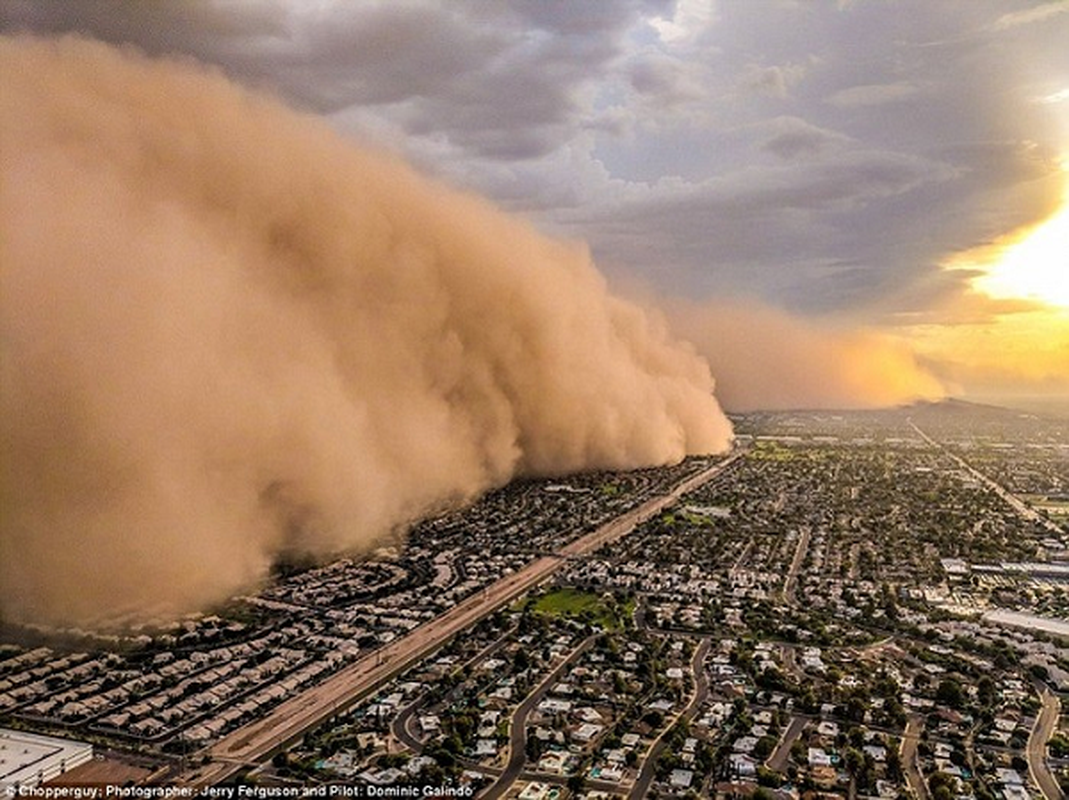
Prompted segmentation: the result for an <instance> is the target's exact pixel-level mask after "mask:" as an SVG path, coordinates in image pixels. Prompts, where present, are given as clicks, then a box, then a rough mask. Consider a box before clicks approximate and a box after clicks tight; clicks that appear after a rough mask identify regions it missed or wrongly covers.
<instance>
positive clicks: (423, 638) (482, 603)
mask: <svg viewBox="0 0 1069 800" xmlns="http://www.w3.org/2000/svg"><path fill="white" fill-rule="evenodd" d="M744 453H745V450H742V449H739V450H736V451H735V452H733V453H732V454H731V455H729V456H728V457H727V458H725V459H723V460H722V461H719V462H717V463H716V464H714V465H712V466H711V467H709V468H708V469H705V470H703V471H701V472H699V473H698V474H697V475H694V476H692V477H690V478H688V479H686V480H684V481H682V482H680V483H679V484H677V485H676V486H675V487H674V488H673V489H671V490H670V491H668V492H666V493H664V494H662V495H658V496H656V497H654V498H652V499H650V500H647V501H646V502H645V503H642V504H641V505H639V506H638V507H637V508H634V509H632V510H631V511H628V512H626V513H624V514H622V515H620V516H619V517H616V518H615V519H613V520H610V521H609V522H607V523H606V524H604V525H602V526H601V527H600V528H598V529H597V530H595V531H593V532H591V533H589V534H587V535H586V536H582V537H580V538H579V539H576V540H575V541H574V542H572V543H570V544H569V545H567V546H566V547H564V548H562V549H561V551H560V553H559V555H551V556H543V557H541V558H538V559H536V560H535V561H532V562H531V563H530V564H528V565H527V566H525V567H523V568H522V569H520V570H518V571H517V572H514V573H513V574H511V575H507V576H505V577H503V578H501V579H500V580H498V581H497V582H496V583H493V584H491V585H490V586H489V587H487V588H486V589H484V590H483V591H481V592H479V593H477V594H475V595H472V596H471V597H469V598H467V599H466V600H464V601H462V602H461V603H458V604H457V605H456V606H455V607H453V608H452V609H450V610H449V611H447V612H445V613H444V614H441V615H440V616H438V617H436V618H435V619H434V620H431V621H430V622H428V623H426V624H424V625H421V626H420V627H418V628H416V629H415V630H413V631H412V632H411V633H409V634H407V635H405V636H403V637H401V638H399V639H396V640H394V641H393V642H391V643H390V644H388V645H385V646H383V647H381V648H379V649H377V650H375V651H374V652H373V653H371V654H370V655H368V656H366V657H364V658H362V659H360V660H359V661H356V662H355V663H353V664H351V665H350V666H348V667H346V668H345V669H343V670H341V671H340V672H338V673H337V674H336V675H333V676H332V677H330V678H328V679H327V680H325V681H324V682H323V683H321V684H319V685H318V686H314V687H312V688H310V689H307V690H305V691H303V692H301V693H300V694H297V695H295V696H294V697H291V698H290V699H288V700H285V701H284V702H282V703H281V704H279V705H278V706H276V707H275V708H274V709H272V710H271V711H270V712H269V713H268V714H267V715H266V716H264V717H262V718H261V719H259V720H256V721H255V722H252V723H249V724H248V725H244V726H242V727H240V728H238V729H236V730H234V731H232V732H231V733H229V734H228V735H226V736H225V737H223V738H222V739H220V740H219V742H217V743H216V744H215V745H213V746H211V747H210V748H207V749H206V750H205V751H204V752H202V753H199V754H197V756H194V758H193V759H192V760H193V761H194V762H196V761H197V760H199V759H200V757H207V759H208V761H207V763H206V764H204V765H203V766H200V767H196V768H193V769H189V770H187V771H186V772H184V773H183V774H181V775H180V776H178V782H180V783H182V784H186V785H191V786H194V787H205V786H212V785H215V784H218V783H220V782H222V781H225V780H226V779H228V778H230V777H232V776H233V775H235V774H236V773H238V772H239V771H240V770H241V769H243V768H246V767H251V766H255V765H258V764H260V763H262V762H263V761H265V760H266V759H267V758H269V757H270V756H271V755H272V753H274V752H275V751H276V750H278V749H279V748H281V747H282V746H283V745H286V744H289V743H290V742H293V741H295V740H297V739H299V738H300V737H301V736H302V735H303V734H304V733H305V732H306V731H308V730H310V729H311V728H314V727H315V726H316V725H318V724H320V723H321V722H323V721H324V720H326V719H329V718H330V717H332V716H334V715H335V714H337V713H338V712H339V711H342V710H344V709H345V708H347V707H348V706H350V705H351V704H352V703H354V702H355V701H356V700H357V699H359V698H360V697H363V696H364V695H366V694H368V693H369V692H371V691H372V690H373V689H375V688H376V687H377V686H379V685H380V684H382V683H384V682H386V681H387V680H389V679H390V678H392V677H393V676H394V675H396V674H397V673H399V672H400V671H402V670H403V669H405V668H406V667H408V666H409V665H410V664H412V663H414V662H415V661H417V660H418V659H420V658H422V657H423V656H425V655H426V654H428V653H430V652H432V651H433V650H435V649H437V648H438V647H440V646H441V645H443V644H444V643H445V642H446V641H448V640H449V639H450V638H452V637H453V636H455V635H456V634H457V633H459V632H460V631H462V630H464V629H465V628H467V627H469V626H470V625H473V624H474V623H476V622H478V621H479V620H480V619H482V618H483V617H485V616H487V615H489V614H491V613H493V612H494V611H496V610H497V609H499V608H501V607H502V606H504V605H506V604H508V603H510V602H511V601H512V600H514V599H515V598H516V597H518V596H519V595H521V594H523V593H524V592H526V591H528V590H530V589H531V588H533V587H535V586H537V585H538V584H539V583H541V582H542V581H544V580H546V579H547V578H548V577H549V576H550V575H552V574H553V573H554V572H556V571H557V570H558V569H560V568H561V567H562V566H563V565H564V564H565V563H567V559H568V558H574V557H578V556H581V555H585V554H587V553H590V552H593V551H595V550H597V549H598V548H599V547H602V546H603V545H606V544H609V543H611V542H614V541H616V540H617V539H619V538H621V537H623V536H625V535H627V534H628V533H630V532H631V531H632V530H633V529H634V528H635V527H636V526H637V525H639V524H641V523H642V522H644V521H646V520H647V519H650V518H651V517H653V516H655V515H657V514H659V513H660V512H661V511H662V510H664V509H665V508H667V507H668V506H670V505H671V504H673V503H675V502H676V501H677V500H678V499H679V498H680V497H682V496H683V495H684V494H686V493H687V492H689V491H692V490H693V489H696V488H697V487H699V486H701V485H702V484H704V483H706V482H708V481H710V480H712V479H713V478H714V477H716V476H717V475H719V474H720V473H721V472H723V471H724V470H726V469H727V468H729V467H730V466H731V465H732V464H733V463H735V462H736V461H737V460H738V459H739V458H741V457H742V455H743V454H744Z"/></svg>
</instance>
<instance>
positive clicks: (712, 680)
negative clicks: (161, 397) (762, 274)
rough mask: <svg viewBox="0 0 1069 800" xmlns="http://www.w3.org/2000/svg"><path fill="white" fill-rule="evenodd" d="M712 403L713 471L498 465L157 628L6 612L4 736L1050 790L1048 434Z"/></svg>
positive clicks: (401, 778) (186, 768)
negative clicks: (341, 547)
mask: <svg viewBox="0 0 1069 800" xmlns="http://www.w3.org/2000/svg"><path fill="white" fill-rule="evenodd" d="M732 421H733V423H734V425H735V430H736V445H735V449H734V450H733V452H732V453H731V454H730V455H729V456H727V457H703V458H689V459H687V460H685V461H684V462H682V463H681V464H679V465H677V466H675V467H670V468H664V469H648V470H639V471H635V472H627V473H607V472H603V473H591V474H583V475H573V476H568V477H566V478H554V479H540V480H523V481H517V482H514V483H512V484H510V485H508V486H506V487H504V488H502V489H500V490H497V491H495V492H492V493H491V494H489V495H487V496H486V497H484V498H483V499H482V500H480V501H479V502H477V503H475V504H474V505H472V506H470V507H469V508H466V509H463V510H459V511H454V512H450V513H447V514H444V515H442V516H439V517H436V518H434V519H431V520H427V521H425V522H423V523H420V524H418V525H416V526H415V527H414V528H413V529H412V530H411V531H410V532H409V533H408V535H407V537H405V538H404V539H398V540H397V541H395V542H383V543H382V546H381V547H380V549H379V550H377V551H376V552H375V553H373V554H372V555H371V556H370V557H368V558H357V557H351V558H344V559H340V560H337V561H334V562H332V563H328V564H324V565H313V564H303V563H292V564H286V565H282V566H280V567H279V568H278V569H277V570H276V575H275V578H274V579H273V580H272V581H271V582H270V584H269V585H267V586H265V587H263V588H262V589H261V590H260V591H258V592H256V593H255V594H248V595H246V596H242V597H238V598H234V599H233V600H231V601H230V602H229V603H227V604H225V605H224V606H222V607H220V608H217V609H215V610H214V611H213V613H210V614H205V615H200V616H195V617H190V618H187V619H185V620H183V621H182V622H181V623H180V624H178V625H169V626H162V627H158V628H157V627H154V626H142V627H141V628H140V629H136V630H128V631H127V632H125V633H122V634H117V633H112V634H101V633H95V632H90V631H86V630H74V629H67V630H45V629H41V628H36V629H35V628H30V627H26V626H13V625H8V626H6V628H5V630H4V640H3V641H4V642H5V644H3V645H0V714H2V716H0V725H2V726H3V727H5V728H8V729H11V730H13V731H21V732H26V733H29V734H43V735H47V736H57V737H60V738H63V739H69V740H75V741H78V742H85V743H91V744H92V745H93V747H94V749H95V752H96V755H97V758H96V760H95V763H94V764H91V765H88V766H90V767H93V768H95V769H98V770H104V771H105V772H102V773H100V774H109V775H111V776H112V777H111V778H109V780H114V779H116V778H117V777H119V778H121V779H122V780H119V781H118V782H122V781H131V782H134V783H138V782H148V783H152V782H163V783H175V784H181V785H189V786H194V787H203V786H206V785H210V784H216V783H218V782H221V781H231V782H233V781H237V782H239V783H243V782H248V783H255V784H258V785H261V786H267V787H286V786H331V785H339V786H340V785H350V784H354V785H362V786H364V787H380V788H384V787H391V788H397V787H417V788H416V791H419V787H433V789H434V790H435V791H436V792H439V793H440V796H445V795H447V794H448V793H449V792H452V793H453V794H454V795H460V796H470V795H473V794H478V795H479V796H482V797H487V798H498V797H509V798H514V797H518V798H523V799H524V800H552V799H555V798H563V797H589V798H608V797H629V798H636V799H637V798H640V797H645V796H649V797H653V796H657V797H688V796H690V797H696V796H700V797H729V796H759V797H784V798H785V797H817V796H822V797H823V796H833V795H834V796H842V797H849V798H855V797H881V798H896V797H918V798H938V799H940V800H941V799H942V798H951V797H975V798H977V799H978V800H983V799H984V798H1007V799H1008V800H1011V799H1012V800H1016V799H1017V798H1021V800H1023V799H1024V798H1029V797H1048V798H1053V797H1058V796H1061V794H1060V792H1063V791H1064V787H1065V786H1066V785H1067V784H1069V725H1067V726H1065V727H1064V728H1063V726H1062V722H1061V716H1060V713H1061V700H1060V696H1062V695H1061V693H1063V692H1065V691H1067V690H1069V623H1067V622H1066V619H1067V618H1069V592H1067V582H1066V577H1067V575H1069V423H1066V422H1064V421H1058V420H1056V419H1053V418H1043V417H1037V416H1035V415H1030V414H1021V413H1017V412H1010V411H1006V410H1002V409H995V408H989V407H984V406H975V405H970V404H964V403H957V402H955V401H946V402H943V403H935V404H918V405H914V406H911V407H904V408H901V409H897V410H890V411H880V412H864V411H853V412H796V413H761V414H750V415H733V418H732ZM85 768H87V767H83V768H82V769H85ZM109 768H110V769H111V770H112V771H111V772H107V769H109ZM77 775H78V773H77V771H76V770H72V771H71V772H70V773H69V778H70V779H71V780H74V779H75V778H76V777H77ZM64 777H65V776H60V777H59V778H58V779H57V780H59V781H62V780H64ZM1059 781H1060V784H1059ZM367 796H371V795H367ZM397 796H400V795H397Z"/></svg>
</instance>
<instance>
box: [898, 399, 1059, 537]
mask: <svg viewBox="0 0 1069 800" xmlns="http://www.w3.org/2000/svg"><path fill="white" fill-rule="evenodd" d="M909 424H910V426H911V427H912V428H913V430H914V431H916V432H917V434H918V435H919V436H920V437H921V438H922V439H924V441H925V442H927V443H928V444H929V445H931V446H932V447H934V448H936V449H937V450H941V451H942V452H943V453H945V454H946V455H947V456H949V457H950V458H951V459H952V460H953V461H954V462H955V463H957V465H958V466H959V467H961V468H962V469H963V470H965V471H966V472H968V473H969V474H970V475H972V476H973V477H974V478H976V480H978V481H980V483H982V484H984V486H986V487H987V488H989V489H990V490H991V491H993V492H994V493H995V494H997V495H998V496H999V497H1001V498H1002V499H1003V500H1004V501H1005V502H1006V503H1007V504H1009V506H1010V507H1011V508H1012V509H1013V510H1014V511H1016V512H1017V513H1018V514H1019V515H1020V516H1021V517H1023V518H1024V519H1026V520H1028V521H1029V522H1035V523H1037V524H1039V525H1042V526H1043V527H1044V528H1046V529H1047V530H1048V531H1050V532H1051V533H1054V534H1059V535H1060V534H1061V533H1062V529H1061V526H1059V525H1058V524H1057V523H1055V522H1052V521H1051V520H1049V519H1047V518H1046V517H1044V516H1043V515H1042V514H1040V513H1039V512H1038V511H1036V510H1035V509H1034V508H1032V506H1030V505H1028V503H1026V502H1025V501H1024V500H1022V499H1021V498H1019V497H1018V496H1017V495H1015V494H1013V493H1012V492H1010V491H1009V490H1008V489H1007V488H1006V487H1004V486H1003V485H1002V484H1000V483H998V482H997V481H994V480H992V479H991V478H989V477H987V475H985V474H984V473H982V472H980V470H978V469H976V468H975V467H973V466H972V465H971V464H969V462H967V461H966V460H965V459H963V458H962V457H961V456H959V455H956V454H955V453H951V452H950V451H949V450H948V449H947V448H945V447H944V446H943V445H941V444H939V442H937V441H935V439H933V438H932V437H931V436H929V435H928V434H926V433H925V432H924V431H922V430H921V429H920V428H918V427H917V425H916V423H914V422H913V420H909Z"/></svg>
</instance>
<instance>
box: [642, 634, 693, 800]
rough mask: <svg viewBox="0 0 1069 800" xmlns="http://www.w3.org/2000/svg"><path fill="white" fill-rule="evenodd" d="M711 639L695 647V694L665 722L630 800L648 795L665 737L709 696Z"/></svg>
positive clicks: (691, 663)
mask: <svg viewBox="0 0 1069 800" xmlns="http://www.w3.org/2000/svg"><path fill="white" fill-rule="evenodd" d="M711 641H712V640H711V639H709V638H708V637H705V638H703V639H702V640H701V643H700V644H699V645H698V646H697V647H696V648H694V657H693V658H692V659H691V661H690V669H691V674H692V675H693V676H694V694H693V696H692V697H691V699H690V702H689V703H687V706H686V708H684V709H683V710H682V711H681V712H680V713H679V716H677V717H676V718H675V719H674V720H672V721H671V722H670V723H665V726H664V730H663V731H661V735H660V736H658V737H657V738H656V739H655V740H654V742H653V744H651V745H650V749H649V751H647V753H646V758H645V759H643V761H642V770H641V771H640V772H639V774H638V778H636V779H635V785H634V786H633V787H631V793H630V794H629V795H628V796H627V797H628V800H641V799H642V798H643V797H645V796H646V792H648V791H649V789H650V784H651V783H653V777H654V775H656V774H657V761H658V760H659V759H660V757H661V753H662V752H664V748H665V741H664V737H665V736H666V735H667V734H668V732H669V731H670V730H672V728H674V727H675V726H676V724H677V723H678V722H679V721H680V720H683V721H685V722H690V721H691V720H692V719H694V715H695V714H697V713H698V709H699V708H701V705H702V703H704V702H705V699H706V698H707V697H708V696H709V678H708V676H707V675H706V674H705V657H706V656H707V655H709V646H710V644H711Z"/></svg>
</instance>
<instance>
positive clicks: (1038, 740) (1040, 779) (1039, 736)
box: [1025, 686, 1065, 800]
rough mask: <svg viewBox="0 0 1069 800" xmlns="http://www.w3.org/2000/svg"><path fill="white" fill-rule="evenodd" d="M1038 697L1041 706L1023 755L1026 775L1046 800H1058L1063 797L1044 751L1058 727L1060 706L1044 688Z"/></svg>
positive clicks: (1048, 690) (1056, 698)
mask: <svg viewBox="0 0 1069 800" xmlns="http://www.w3.org/2000/svg"><path fill="white" fill-rule="evenodd" d="M1040 697H1041V698H1042V700H1043V705H1042V707H1041V708H1040V711H1039V714H1038V715H1037V716H1036V723H1035V725H1033V726H1032V730H1031V732H1030V733H1029V734H1028V747H1027V750H1026V753H1025V754H1026V755H1027V756H1028V774H1029V775H1030V776H1031V777H1032V781H1033V782H1034V783H1035V784H1036V786H1038V787H1039V790H1040V791H1041V792H1043V796H1044V797H1046V798H1047V800H1060V798H1063V797H1065V795H1064V794H1063V793H1062V790H1061V787H1060V786H1058V782H1057V781H1056V780H1055V779H1054V776H1053V775H1051V772H1050V769H1048V768H1047V761H1046V754H1047V753H1046V751H1047V742H1048V741H1050V737H1051V736H1052V735H1053V733H1054V729H1055V727H1056V726H1057V725H1058V716H1059V715H1060V714H1061V705H1062V704H1061V702H1060V701H1059V700H1058V697H1057V695H1055V694H1054V693H1053V692H1051V690H1050V689H1048V688H1046V687H1045V686H1044V687H1043V689H1042V691H1041V692H1040Z"/></svg>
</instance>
